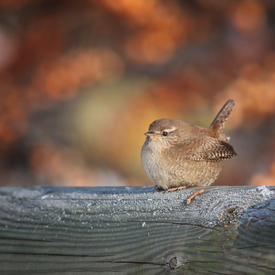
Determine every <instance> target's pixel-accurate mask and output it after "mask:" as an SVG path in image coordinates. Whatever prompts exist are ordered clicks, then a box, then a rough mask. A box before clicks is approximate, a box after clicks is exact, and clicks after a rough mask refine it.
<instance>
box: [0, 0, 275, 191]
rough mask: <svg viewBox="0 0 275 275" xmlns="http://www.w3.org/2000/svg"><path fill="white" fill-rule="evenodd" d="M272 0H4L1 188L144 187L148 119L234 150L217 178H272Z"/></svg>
mask: <svg viewBox="0 0 275 275" xmlns="http://www.w3.org/2000/svg"><path fill="white" fill-rule="evenodd" d="M274 18H275V2H273V1H260V0H258V1H256V0H240V1H230V0H226V1H202V0H193V1H184V0H182V1H180V0H177V1H159V0H158V1H157V0H150V1H145V0H117V1H109V0H101V1H96V0H83V1H73V0H66V1H65V0H59V1H56V0H39V1H34V0H1V2H0V99H1V100H0V178H1V181H0V185H37V184H39V185H60V186H61V185H66V186H96V185H148V184H151V183H150V182H149V180H148V179H147V178H146V177H145V175H144V172H143V170H142V168H141V164H140V150H141V146H142V143H143V142H144V136H143V133H144V132H146V130H147V128H148V125H149V124H150V123H151V122H152V121H153V120H155V119H158V118H162V117H170V118H179V119H183V120H185V121H187V122H189V123H192V124H197V125H201V126H208V125H210V123H211V122H212V120H213V119H214V117H215V115H216V112H217V111H218V110H219V109H220V108H221V106H222V105H223V104H224V103H225V102H226V100H227V99H229V98H232V99H234V100H235V103H236V106H235V108H234V110H233V112H232V115H231V116H230V119H229V120H228V122H227V124H226V133H228V134H229V135H230V136H231V143H232V145H233V146H234V147H235V149H236V151H237V153H238V157H237V158H234V159H232V160H230V161H228V162H225V163H224V165H223V171H222V173H221V175H220V177H219V178H218V180H217V181H216V182H215V184H216V185H245V184H254V185H263V184H266V185H275V173H274V163H275V47H274V45H275V20H274Z"/></svg>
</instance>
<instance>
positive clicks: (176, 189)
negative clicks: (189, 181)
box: [166, 186, 186, 193]
mask: <svg viewBox="0 0 275 275" xmlns="http://www.w3.org/2000/svg"><path fill="white" fill-rule="evenodd" d="M185 188H186V186H180V187H174V188H170V189H168V190H167V191H166V193H167V192H174V191H179V190H182V189H185Z"/></svg>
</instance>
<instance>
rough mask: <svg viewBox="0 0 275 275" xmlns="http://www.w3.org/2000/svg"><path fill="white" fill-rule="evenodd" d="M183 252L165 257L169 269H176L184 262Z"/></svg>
mask: <svg viewBox="0 0 275 275" xmlns="http://www.w3.org/2000/svg"><path fill="white" fill-rule="evenodd" d="M182 254H183V253H176V254H173V255H170V256H168V257H167V262H166V263H168V265H169V267H170V268H171V269H178V268H179V267H180V266H182V265H183V264H184V263H185V259H184V257H183V255H182Z"/></svg>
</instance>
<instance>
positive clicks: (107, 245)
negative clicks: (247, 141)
mask: <svg viewBox="0 0 275 275" xmlns="http://www.w3.org/2000/svg"><path fill="white" fill-rule="evenodd" d="M198 189H199V188H189V189H186V190H182V191H178V192H174V193H165V192H155V190H154V188H152V187H138V188H137V187H133V188H127V187H126V188H121V187H117V188H113V187H112V188H111V187H109V188H108V187H107V188H70V187H69V188H54V187H32V188H27V187H14V188H12V187H1V188H0V270H1V274H28V275H29V274H64V273H65V274H66V273H67V274H100V273H104V274H170V273H176V274H234V275H235V274H274V273H275V256H274V255H275V238H274V232H275V192H274V190H275V188H274V187H269V188H267V187H248V186H245V187H206V188H205V192H204V193H203V194H199V195H198V196H197V197H196V198H194V199H193V200H192V202H191V203H190V204H188V205H186V199H187V198H188V197H189V196H190V195H191V194H192V193H193V192H194V191H196V190H198Z"/></svg>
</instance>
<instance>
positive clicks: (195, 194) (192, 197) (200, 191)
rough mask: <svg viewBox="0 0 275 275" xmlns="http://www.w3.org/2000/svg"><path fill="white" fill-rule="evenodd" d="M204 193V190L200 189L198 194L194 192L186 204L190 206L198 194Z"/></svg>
mask: <svg viewBox="0 0 275 275" xmlns="http://www.w3.org/2000/svg"><path fill="white" fill-rule="evenodd" d="M203 192H204V189H200V190H198V191H196V192H194V193H193V194H192V195H191V196H190V197H189V198H188V199H187V200H186V204H189V203H190V202H191V200H192V199H194V198H195V197H196V196H197V195H198V194H201V193H203Z"/></svg>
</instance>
